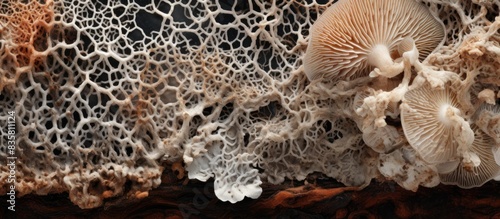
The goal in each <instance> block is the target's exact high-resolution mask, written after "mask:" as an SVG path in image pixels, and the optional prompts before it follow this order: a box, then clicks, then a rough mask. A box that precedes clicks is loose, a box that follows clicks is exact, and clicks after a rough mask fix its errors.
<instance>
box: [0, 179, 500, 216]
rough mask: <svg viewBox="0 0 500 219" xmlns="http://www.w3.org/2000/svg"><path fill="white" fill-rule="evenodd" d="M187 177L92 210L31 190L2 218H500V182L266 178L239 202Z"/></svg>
mask: <svg viewBox="0 0 500 219" xmlns="http://www.w3.org/2000/svg"><path fill="white" fill-rule="evenodd" d="M185 183H186V181H185V180H184V179H177V178H176V177H175V176H174V175H173V174H168V173H167V174H164V177H163V183H162V185H161V186H160V187H159V188H156V189H154V190H152V191H150V192H149V196H148V197H145V198H144V199H141V200H129V199H127V198H126V197H122V198H115V199H110V200H106V204H105V206H103V207H100V208H96V209H90V210H82V209H79V208H78V207H77V206H75V205H73V204H72V203H71V202H70V200H69V199H68V198H67V197H68V195H67V194H65V193H63V194H53V195H48V196H36V195H28V196H25V197H21V198H17V200H16V214H12V213H11V212H10V211H9V210H7V205H8V203H6V202H5V201H2V202H1V204H0V205H1V210H0V218H64V219H67V218H186V217H188V218H263V217H264V218H269V217H271V218H277V217H280V218H281V217H287V218H323V217H326V218H409V217H416V218H500V183H498V182H490V183H487V184H485V185H483V186H482V187H480V188H474V189H468V190H466V189H460V188H458V187H455V186H445V185H440V186H438V187H435V188H420V189H419V190H418V191H417V192H416V193H414V192H411V191H407V190H404V189H402V188H400V187H399V186H398V185H396V184H393V183H390V182H373V183H372V184H371V185H370V186H368V187H366V188H364V189H362V190H358V189H357V188H354V187H342V186H341V185H340V184H339V183H337V182H335V181H333V180H327V179H321V180H319V179H317V180H314V182H312V183H306V184H305V185H304V184H303V183H301V182H295V181H288V182H285V183H283V184H281V185H269V184H265V185H263V188H264V192H263V194H262V196H261V198H259V199H257V200H251V199H245V200H244V201H242V202H239V203H237V204H230V203H226V202H221V201H219V200H218V199H217V198H216V197H215V195H214V193H213V182H209V183H202V182H194V181H189V182H187V184H185ZM2 199H3V200H6V197H5V196H3V197H2Z"/></svg>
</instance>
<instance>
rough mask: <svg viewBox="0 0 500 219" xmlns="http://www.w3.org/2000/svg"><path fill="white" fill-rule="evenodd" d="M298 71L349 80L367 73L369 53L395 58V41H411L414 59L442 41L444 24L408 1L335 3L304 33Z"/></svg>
mask: <svg viewBox="0 0 500 219" xmlns="http://www.w3.org/2000/svg"><path fill="white" fill-rule="evenodd" d="M309 33H310V35H311V36H310V39H309V45H308V47H307V51H306V54H305V58H304V71H305V73H306V75H307V77H308V78H309V80H311V81H312V80H315V79H319V78H325V79H328V80H343V79H354V78H357V77H360V76H366V75H368V73H369V72H370V71H371V70H372V69H373V67H377V66H370V64H369V60H368V59H369V55H370V53H371V52H372V50H373V49H375V47H378V46H380V45H383V46H385V47H386V48H387V49H388V51H389V52H390V55H391V58H392V59H396V58H397V57H398V55H399V54H398V48H397V47H398V43H399V42H400V41H401V40H403V39H404V38H406V37H411V39H413V40H414V41H415V45H416V47H417V49H418V51H419V54H420V55H419V59H420V60H423V59H425V57H427V56H428V55H429V54H430V53H431V52H432V51H433V50H434V49H435V48H436V47H437V46H438V45H439V44H440V43H441V42H442V41H443V39H444V26H443V24H442V23H441V22H440V21H438V20H436V19H435V18H434V16H433V15H432V14H431V13H430V12H429V10H428V9H427V8H426V7H425V6H424V5H422V4H420V3H417V2H416V1H414V0H376V1H375V0H363V1H360V0H339V1H338V2H337V3H334V4H333V5H332V6H331V7H330V8H328V9H327V10H326V11H325V12H324V13H323V14H322V15H321V16H320V17H319V19H318V20H317V21H316V22H315V23H314V25H313V26H312V27H311V29H310V32H309Z"/></svg>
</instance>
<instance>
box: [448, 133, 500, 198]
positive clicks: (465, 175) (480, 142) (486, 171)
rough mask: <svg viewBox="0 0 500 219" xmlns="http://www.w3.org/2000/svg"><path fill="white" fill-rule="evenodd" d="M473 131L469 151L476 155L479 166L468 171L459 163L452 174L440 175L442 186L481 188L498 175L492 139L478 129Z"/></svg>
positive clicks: (468, 168) (499, 167) (499, 172)
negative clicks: (479, 160) (479, 161)
mask: <svg viewBox="0 0 500 219" xmlns="http://www.w3.org/2000/svg"><path fill="white" fill-rule="evenodd" d="M474 129H475V130H476V132H475V138H474V142H473V143H472V147H471V151H472V152H474V153H475V154H477V155H478V157H479V159H481V164H480V165H479V166H477V167H473V168H472V169H470V167H467V166H464V165H463V163H460V164H459V165H458V167H457V168H456V169H455V170H454V171H453V172H450V173H447V174H440V178H441V182H442V183H443V184H452V185H458V186H459V187H462V188H472V187H478V186H481V185H483V184H484V183H486V182H487V181H489V180H491V179H493V178H495V177H497V176H499V175H500V166H499V165H498V164H497V163H496V162H495V159H494V157H493V153H492V151H491V150H492V146H493V144H494V141H493V139H492V138H490V137H489V136H488V135H486V134H485V133H484V132H482V131H481V130H479V129H478V128H474Z"/></svg>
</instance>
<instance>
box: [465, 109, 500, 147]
mask: <svg viewBox="0 0 500 219" xmlns="http://www.w3.org/2000/svg"><path fill="white" fill-rule="evenodd" d="M472 118H473V120H474V123H475V124H476V125H477V126H478V127H479V128H480V129H481V130H482V131H483V132H485V133H486V134H488V135H489V136H490V137H492V138H493V140H494V141H495V142H496V143H497V144H500V106H499V105H490V104H483V105H481V107H479V109H478V110H477V111H476V113H475V114H474V116H473V117H472ZM498 147H500V145H499V146H498Z"/></svg>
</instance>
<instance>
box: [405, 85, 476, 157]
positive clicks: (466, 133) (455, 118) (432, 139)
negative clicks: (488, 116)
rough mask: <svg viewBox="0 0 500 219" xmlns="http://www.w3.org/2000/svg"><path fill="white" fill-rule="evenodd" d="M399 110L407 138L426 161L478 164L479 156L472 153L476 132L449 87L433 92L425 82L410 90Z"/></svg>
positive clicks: (435, 89)
mask: <svg viewBox="0 0 500 219" xmlns="http://www.w3.org/2000/svg"><path fill="white" fill-rule="evenodd" d="M400 107H401V124H402V126H403V130H404V133H405V136H406V138H407V140H408V142H409V143H410V145H411V146H412V147H413V148H415V150H416V151H417V152H418V153H419V154H420V156H421V157H422V158H423V159H424V160H425V161H427V162H429V163H431V164H438V163H445V162H450V161H454V160H457V159H459V158H461V157H462V158H463V161H462V162H464V163H466V164H467V165H473V166H477V165H479V162H480V161H479V160H478V159H477V155H475V154H474V153H473V152H471V151H469V148H470V145H471V144H472V142H473V140H474V132H473V131H472V130H471V128H470V125H469V123H468V122H467V121H465V119H464V118H463V113H462V112H461V110H460V109H459V108H460V106H459V104H458V101H457V96H456V93H454V92H453V91H452V90H451V89H450V87H449V86H447V87H445V88H444V89H437V88H434V89H433V88H432V87H431V85H430V84H429V83H425V84H424V85H422V86H421V87H418V88H415V89H412V90H409V91H408V92H407V93H406V94H405V95H404V98H403V102H402V104H401V106H400Z"/></svg>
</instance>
